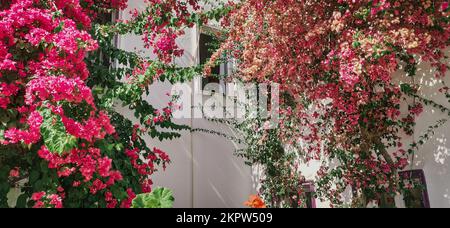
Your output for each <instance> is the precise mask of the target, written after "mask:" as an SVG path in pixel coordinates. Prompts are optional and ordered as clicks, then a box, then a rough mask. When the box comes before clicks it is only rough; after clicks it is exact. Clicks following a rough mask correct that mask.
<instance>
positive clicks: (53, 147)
mask: <svg viewBox="0 0 450 228" xmlns="http://www.w3.org/2000/svg"><path fill="white" fill-rule="evenodd" d="M39 113H40V114H41V116H42V117H43V122H42V125H41V135H42V138H43V139H44V144H45V146H46V147H47V148H48V150H49V151H50V152H53V153H57V154H63V153H64V152H68V151H70V150H71V149H73V148H75V147H76V146H77V140H76V138H75V137H74V136H72V135H70V134H68V133H67V131H66V128H65V127H64V124H63V122H62V121H61V117H60V116H58V115H55V114H53V113H52V111H51V110H50V109H48V108H45V109H42V110H40V112H39Z"/></svg>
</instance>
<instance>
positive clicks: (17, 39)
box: [0, 0, 197, 208]
mask: <svg viewBox="0 0 450 228" xmlns="http://www.w3.org/2000/svg"><path fill="white" fill-rule="evenodd" d="M146 3H147V8H146V10H145V11H144V12H136V13H135V15H134V18H133V19H132V20H130V21H127V22H124V21H113V17H112V16H111V15H114V14H115V12H118V11H119V10H123V9H125V8H126V6H127V0H1V1H0V118H1V125H0V144H1V146H0V206H1V207H8V206H10V205H8V196H7V195H8V192H10V189H12V188H19V189H20V191H21V193H20V195H19V196H18V198H17V202H16V203H15V205H16V206H17V207H56V208H60V207H108V208H114V207H125V208H127V207H130V206H131V205H132V200H133V199H134V198H135V197H136V195H139V194H141V193H142V194H145V193H149V192H151V191H152V184H153V183H152V180H151V178H150V176H151V175H152V174H153V173H154V172H155V171H157V170H158V169H160V168H165V167H166V164H168V163H169V162H170V159H169V157H168V156H167V154H166V153H165V152H163V151H162V150H160V149H158V148H153V147H152V146H151V145H147V144H146V143H145V142H144V140H143V139H142V136H143V135H144V134H149V135H150V136H151V137H153V138H157V139H160V140H164V139H172V138H174V137H178V136H180V134H179V133H178V131H180V130H186V129H187V127H185V126H179V125H176V124H174V123H173V122H172V121H171V115H172V110H173V108H175V107H174V105H173V104H172V103H169V104H167V107H166V108H163V109H161V110H158V109H155V108H153V106H152V105H151V104H149V103H148V102H146V101H145V100H143V99H142V96H143V95H148V94H149V91H147V90H146V89H147V86H148V85H150V84H151V83H153V82H155V81H158V80H161V81H163V80H170V81H172V82H175V81H182V80H183V79H184V78H186V77H188V75H189V74H187V73H186V70H185V69H180V68H177V67H175V66H174V65H172V64H171V60H172V58H175V57H178V56H180V55H181V54H182V50H180V49H179V48H178V47H177V46H176V44H174V39H175V38H176V37H177V36H178V35H180V34H181V32H178V30H182V28H183V27H186V26H192V25H191V24H192V22H190V21H188V20H187V19H186V18H187V17H189V16H190V14H189V13H188V11H187V8H186V6H187V5H189V4H190V5H192V6H194V7H195V8H197V7H196V1H189V4H188V3H186V2H183V1H146ZM156 12H159V13H156ZM127 33H134V34H136V35H142V36H143V39H144V41H145V43H146V44H148V47H151V48H153V49H154V51H155V53H157V54H158V58H157V59H154V60H149V59H146V58H143V57H141V56H139V55H137V54H135V53H131V52H126V51H123V50H120V49H118V48H117V47H115V46H114V42H113V41H114V39H115V37H116V36H117V35H118V34H127ZM191 71H192V69H189V72H191ZM152 95H154V96H165V95H164V94H152ZM117 103H119V104H121V105H123V106H126V107H128V108H129V109H130V111H131V112H133V113H134V115H135V117H136V118H137V119H138V120H139V123H137V124H135V123H133V122H132V121H130V120H129V119H126V118H125V117H124V116H122V115H121V114H120V113H117V112H116V111H115V105H116V104H117ZM147 195H148V194H147ZM166 195H167V194H166ZM143 198H145V197H143ZM147 198H148V197H147ZM152 199H153V198H152Z"/></svg>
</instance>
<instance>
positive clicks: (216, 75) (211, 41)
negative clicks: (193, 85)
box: [199, 26, 231, 95]
mask: <svg viewBox="0 0 450 228" xmlns="http://www.w3.org/2000/svg"><path fill="white" fill-rule="evenodd" d="M217 33H219V30H217V29H214V28H211V27H206V26H204V27H202V28H201V31H200V37H199V61H200V64H205V63H207V62H208V61H209V59H210V58H211V56H212V55H213V54H214V53H215V52H216V50H217V49H218V44H219V43H218V42H217V41H216V38H215V34H217ZM230 67H231V64H229V63H221V64H220V65H217V66H215V67H214V68H212V69H211V76H210V77H206V78H201V88H202V90H206V91H205V92H206V93H210V92H213V93H214V92H223V93H226V91H225V89H226V88H225V83H224V81H223V80H221V77H223V76H226V75H229V72H230ZM207 85H208V87H207ZM212 85H216V87H214V88H211V86H212ZM217 85H218V86H219V88H217ZM205 95H209V94H205Z"/></svg>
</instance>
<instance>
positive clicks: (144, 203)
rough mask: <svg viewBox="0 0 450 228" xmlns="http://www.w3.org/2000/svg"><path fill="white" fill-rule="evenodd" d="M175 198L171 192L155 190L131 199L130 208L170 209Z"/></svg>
mask: <svg viewBox="0 0 450 228" xmlns="http://www.w3.org/2000/svg"><path fill="white" fill-rule="evenodd" d="M174 200H175V198H174V197H173V194H172V190H170V189H168V188H156V189H154V190H153V191H152V192H151V193H145V194H139V195H137V196H136V198H134V199H133V202H132V204H131V207H132V208H172V207H173V202H174Z"/></svg>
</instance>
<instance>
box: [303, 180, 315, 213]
mask: <svg viewBox="0 0 450 228" xmlns="http://www.w3.org/2000/svg"><path fill="white" fill-rule="evenodd" d="M303 190H304V191H305V195H306V208H316V198H315V196H314V195H315V188H314V183H313V182H312V181H307V182H305V183H303Z"/></svg>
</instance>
